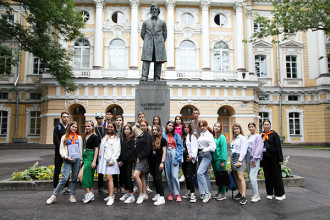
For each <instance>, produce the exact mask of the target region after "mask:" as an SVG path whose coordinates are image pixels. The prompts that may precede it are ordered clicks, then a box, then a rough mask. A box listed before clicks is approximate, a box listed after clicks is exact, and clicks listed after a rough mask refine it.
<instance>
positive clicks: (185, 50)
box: [179, 40, 196, 70]
mask: <svg viewBox="0 0 330 220" xmlns="http://www.w3.org/2000/svg"><path fill="white" fill-rule="evenodd" d="M179 47H180V54H179V69H180V70H194V69H196V52H195V44H194V43H193V42H191V41H189V40H185V41H182V42H181V43H180V46H179Z"/></svg>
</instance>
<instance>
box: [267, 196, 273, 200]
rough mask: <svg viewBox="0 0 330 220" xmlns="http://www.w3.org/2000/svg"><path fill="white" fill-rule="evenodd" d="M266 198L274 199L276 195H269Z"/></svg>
mask: <svg viewBox="0 0 330 220" xmlns="http://www.w3.org/2000/svg"><path fill="white" fill-rule="evenodd" d="M266 198H267V199H269V200H272V199H273V198H274V195H267V197H266Z"/></svg>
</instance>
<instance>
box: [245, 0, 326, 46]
mask: <svg viewBox="0 0 330 220" xmlns="http://www.w3.org/2000/svg"><path fill="white" fill-rule="evenodd" d="M273 6H274V10H273V11H272V13H273V18H272V20H270V19H269V18H266V17H263V16H260V15H257V18H256V19H255V20H254V21H255V22H256V23H259V24H260V25H261V26H262V27H263V28H262V29H261V30H260V31H259V32H255V33H253V35H252V37H251V39H249V41H251V42H255V41H256V40H258V39H260V38H264V37H267V36H272V35H278V34H282V33H283V39H284V40H285V39H286V38H287V35H288V34H290V33H295V32H298V31H307V30H309V29H311V30H313V31H317V30H324V31H325V32H326V33H329V31H330V15H329V12H330V1H329V0H275V1H273Z"/></svg>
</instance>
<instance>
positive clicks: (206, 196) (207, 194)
mask: <svg viewBox="0 0 330 220" xmlns="http://www.w3.org/2000/svg"><path fill="white" fill-rule="evenodd" d="M210 199H211V194H210V193H205V195H204V198H203V202H204V203H207V202H208V201H209V200H210Z"/></svg>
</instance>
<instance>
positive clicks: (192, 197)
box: [190, 195, 197, 203]
mask: <svg viewBox="0 0 330 220" xmlns="http://www.w3.org/2000/svg"><path fill="white" fill-rule="evenodd" d="M190 202H191V203H195V202H197V197H196V196H195V195H191V197H190Z"/></svg>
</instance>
